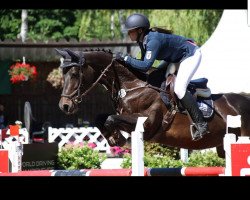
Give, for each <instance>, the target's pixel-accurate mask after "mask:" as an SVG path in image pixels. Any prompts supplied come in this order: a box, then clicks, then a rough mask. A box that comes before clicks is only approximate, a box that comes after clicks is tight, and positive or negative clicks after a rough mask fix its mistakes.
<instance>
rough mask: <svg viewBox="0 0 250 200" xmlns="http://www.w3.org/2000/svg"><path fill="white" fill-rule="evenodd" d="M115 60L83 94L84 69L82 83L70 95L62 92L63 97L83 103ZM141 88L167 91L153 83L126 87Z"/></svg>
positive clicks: (127, 90) (129, 90)
mask: <svg viewBox="0 0 250 200" xmlns="http://www.w3.org/2000/svg"><path fill="white" fill-rule="evenodd" d="M114 60H115V58H114V59H112V61H111V63H110V64H109V65H108V66H107V67H106V68H105V69H104V70H103V71H102V73H101V74H100V76H99V77H98V78H97V80H96V81H95V82H94V83H93V84H92V85H91V87H89V88H88V89H87V90H86V91H85V92H84V93H83V94H81V86H82V71H81V73H80V84H79V85H78V87H77V89H76V90H75V91H73V92H72V93H71V94H69V95H66V94H62V95H61V97H67V98H69V99H71V100H72V101H73V102H74V103H81V102H82V97H84V96H86V95H87V94H88V93H89V92H90V91H91V90H92V89H93V88H94V87H95V86H96V85H97V83H98V82H99V81H100V79H101V78H102V77H103V76H104V75H105V73H106V72H107V71H108V70H109V68H110V67H111V66H112V65H113V62H114ZM112 88H113V87H112ZM140 88H152V89H154V90H157V91H160V92H166V91H165V90H163V89H161V88H158V87H155V86H152V85H150V84H148V83H145V85H143V86H138V87H134V88H131V89H126V90H125V92H131V91H133V90H137V89H140ZM112 90H113V89H112ZM76 93H78V94H77V96H75V97H74V95H75V94H76ZM112 93H113V92H112Z"/></svg>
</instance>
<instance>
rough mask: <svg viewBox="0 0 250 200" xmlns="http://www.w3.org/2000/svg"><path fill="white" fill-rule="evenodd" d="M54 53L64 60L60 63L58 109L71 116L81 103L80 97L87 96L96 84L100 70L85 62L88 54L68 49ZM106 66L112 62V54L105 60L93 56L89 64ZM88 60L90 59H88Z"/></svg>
mask: <svg viewBox="0 0 250 200" xmlns="http://www.w3.org/2000/svg"><path fill="white" fill-rule="evenodd" d="M56 51H57V52H58V53H59V54H60V55H61V56H62V57H63V58H64V59H63V62H62V63H61V66H60V67H61V68H62V72H63V80H64V84H63V89H62V94H61V99H60V102H59V107H60V109H61V110H62V111H63V112H65V113H66V114H73V113H75V112H77V110H78V104H79V103H80V102H81V101H82V97H83V96H84V95H85V94H87V93H88V92H89V91H90V90H91V89H92V88H93V87H94V86H95V85H96V84H97V82H96V80H97V79H98V77H100V74H101V69H100V67H99V68H93V67H92V66H91V65H89V64H88V62H87V61H86V58H87V57H90V56H89V55H87V54H89V52H87V51H86V52H74V51H71V50H69V49H65V50H58V49H56ZM98 59H100V62H102V61H103V62H102V63H103V65H104V66H105V65H106V66H107V65H108V64H109V63H110V62H111V60H112V54H111V55H110V58H109V59H108V60H107V59H106V60H102V59H103V57H100V58H99V57H97V56H96V55H95V57H94V56H92V57H91V62H95V61H98ZM89 60H90V59H89Z"/></svg>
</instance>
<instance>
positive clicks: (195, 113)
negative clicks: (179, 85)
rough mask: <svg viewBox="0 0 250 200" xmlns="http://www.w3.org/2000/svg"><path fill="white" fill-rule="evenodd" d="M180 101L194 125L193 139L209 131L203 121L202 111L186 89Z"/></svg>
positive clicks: (197, 138) (199, 137)
mask: <svg viewBox="0 0 250 200" xmlns="http://www.w3.org/2000/svg"><path fill="white" fill-rule="evenodd" d="M180 101H181V104H182V105H183V106H184V107H185V108H186V109H187V111H188V113H189V115H190V117H191V118H192V120H193V122H194V125H195V127H196V131H195V132H194V133H193V135H192V138H193V140H199V139H201V138H202V137H203V135H205V134H207V133H209V131H208V125H207V122H206V121H204V118H203V115H202V112H201V111H200V109H199V108H198V105H197V103H196V102H195V100H194V98H193V96H192V95H191V94H190V93H189V92H188V91H186V93H185V96H184V97H183V98H182V99H181V100H180ZM191 134H192V131H191Z"/></svg>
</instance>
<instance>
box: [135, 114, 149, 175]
mask: <svg viewBox="0 0 250 200" xmlns="http://www.w3.org/2000/svg"><path fill="white" fill-rule="evenodd" d="M146 119H147V117H138V119H137V123H136V127H135V131H133V132H132V133H131V143H132V174H131V175H132V176H144V143H143V132H144V127H143V124H144V122H145V121H146Z"/></svg>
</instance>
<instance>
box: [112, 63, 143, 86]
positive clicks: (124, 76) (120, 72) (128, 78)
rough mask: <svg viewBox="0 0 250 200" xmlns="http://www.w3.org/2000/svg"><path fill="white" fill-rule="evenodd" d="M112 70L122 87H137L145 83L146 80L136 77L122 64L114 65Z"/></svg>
mask: <svg viewBox="0 0 250 200" xmlns="http://www.w3.org/2000/svg"><path fill="white" fill-rule="evenodd" d="M113 71H114V72H113V73H114V76H117V77H116V78H118V79H119V82H120V86H121V87H123V88H131V87H137V86H141V85H145V84H146V82H144V81H142V80H140V79H138V78H137V76H136V75H135V74H134V73H132V72H131V71H130V70H129V69H127V68H126V67H124V66H122V65H116V66H115V68H114V70H113Z"/></svg>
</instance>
